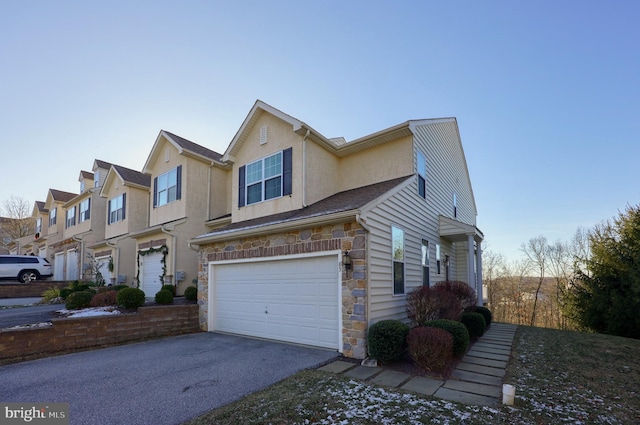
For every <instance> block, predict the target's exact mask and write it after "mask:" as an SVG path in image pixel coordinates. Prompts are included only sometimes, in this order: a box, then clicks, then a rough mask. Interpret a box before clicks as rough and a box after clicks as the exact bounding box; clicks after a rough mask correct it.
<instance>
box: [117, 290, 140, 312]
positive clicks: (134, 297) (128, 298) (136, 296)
mask: <svg viewBox="0 0 640 425" xmlns="http://www.w3.org/2000/svg"><path fill="white" fill-rule="evenodd" d="M144 301H145V295H144V291H143V290H142V289H138V288H123V289H121V290H119V291H118V295H117V296H116V302H117V303H118V305H120V306H122V307H124V308H138V307H140V306H142V305H144Z"/></svg>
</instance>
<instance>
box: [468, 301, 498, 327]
mask: <svg viewBox="0 0 640 425" xmlns="http://www.w3.org/2000/svg"><path fill="white" fill-rule="evenodd" d="M465 313H480V314H482V316H483V317H484V321H485V323H486V324H487V328H488V327H489V325H490V324H491V322H492V321H493V314H491V310H489V309H488V308H487V307H483V306H480V305H474V306H473V307H469V308H467V309H465Z"/></svg>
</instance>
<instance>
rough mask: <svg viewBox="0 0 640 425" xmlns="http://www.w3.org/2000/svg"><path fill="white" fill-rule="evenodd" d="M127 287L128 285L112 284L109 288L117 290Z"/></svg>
mask: <svg viewBox="0 0 640 425" xmlns="http://www.w3.org/2000/svg"><path fill="white" fill-rule="evenodd" d="M128 287H129V285H114V286H112V287H111V289H112V290H114V291H119V290H121V289H124V288H128Z"/></svg>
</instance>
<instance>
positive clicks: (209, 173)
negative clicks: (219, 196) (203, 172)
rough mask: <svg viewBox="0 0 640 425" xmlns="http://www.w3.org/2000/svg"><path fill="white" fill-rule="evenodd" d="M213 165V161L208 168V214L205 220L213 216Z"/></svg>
mask: <svg viewBox="0 0 640 425" xmlns="http://www.w3.org/2000/svg"><path fill="white" fill-rule="evenodd" d="M211 167H213V162H212V163H211V164H210V165H209V169H208V170H207V216H206V217H205V218H204V220H205V221H208V220H209V219H210V218H211Z"/></svg>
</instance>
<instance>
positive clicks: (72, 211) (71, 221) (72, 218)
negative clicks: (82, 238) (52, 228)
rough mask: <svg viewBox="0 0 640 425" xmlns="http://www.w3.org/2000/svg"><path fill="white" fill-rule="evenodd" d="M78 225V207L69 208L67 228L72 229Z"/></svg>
mask: <svg viewBox="0 0 640 425" xmlns="http://www.w3.org/2000/svg"><path fill="white" fill-rule="evenodd" d="M75 225H76V207H73V208H69V209H68V210H67V221H66V223H65V227H71V226H75Z"/></svg>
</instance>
